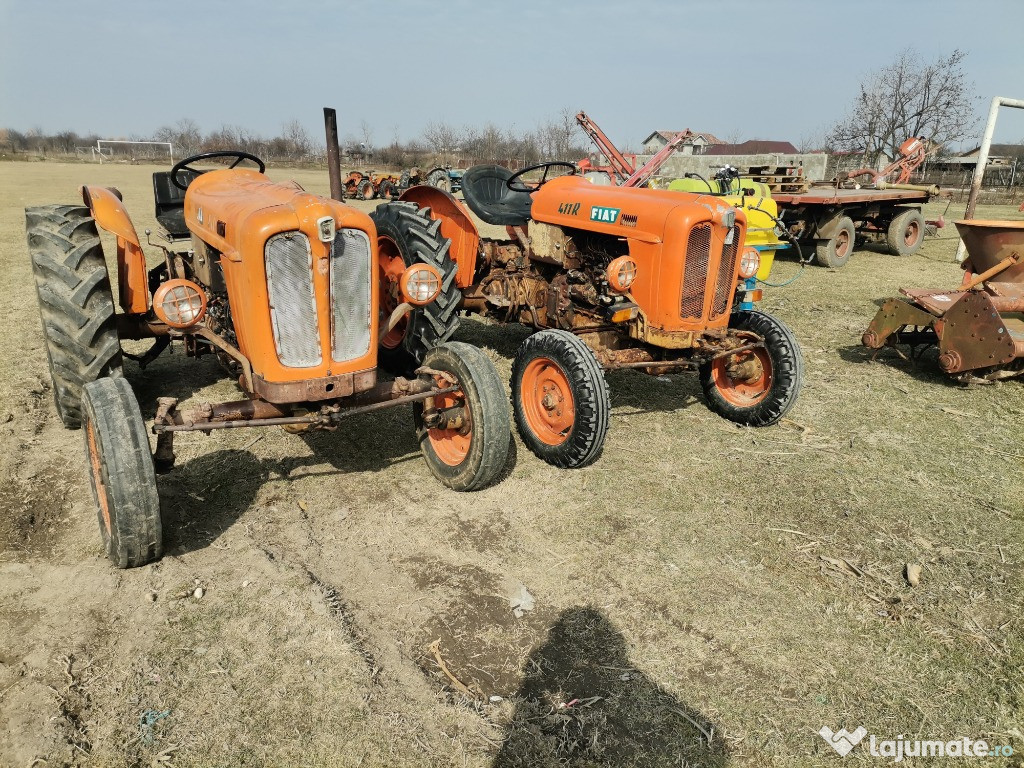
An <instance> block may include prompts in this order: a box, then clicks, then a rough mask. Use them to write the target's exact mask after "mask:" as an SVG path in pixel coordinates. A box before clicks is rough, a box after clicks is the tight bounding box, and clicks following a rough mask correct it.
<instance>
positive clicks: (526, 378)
mask: <svg viewBox="0 0 1024 768" xmlns="http://www.w3.org/2000/svg"><path fill="white" fill-rule="evenodd" d="M511 384H512V407H513V410H514V412H515V416H516V428H517V429H518V430H519V435H520V436H521V437H522V438H523V442H524V443H526V447H527V448H529V449H530V450H531V451H532V452H533V453H534V454H535V455H536V456H537V457H538V458H540V459H543V460H544V461H546V462H547V463H548V464H553V465H554V466H556V467H563V468H576V467H585V466H586V465H588V464H592V463H593V462H595V461H597V459H598V457H600V455H601V451H602V449H603V448H604V440H605V436H606V435H607V434H608V422H609V418H610V415H611V398H610V396H609V393H608V383H607V382H606V381H605V378H604V372H603V371H602V370H601V365H600V363H598V362H597V358H596V357H595V356H594V353H593V352H592V351H591V350H590V347H588V346H587V345H586V344H585V343H584V342H583V341H582V340H581V339H580V338H579V337H578V336H574V335H573V334H571V333H569V332H568V331H563V330H558V329H553V328H552V329H547V330H544V331H540V332H538V333H535V334H533V335H532V336H530V337H529V338H528V339H526V341H524V342H523V344H522V346H520V347H519V351H518V352H516V356H515V360H513V362H512V382H511Z"/></svg>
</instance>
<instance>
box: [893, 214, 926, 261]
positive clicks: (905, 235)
mask: <svg viewBox="0 0 1024 768" xmlns="http://www.w3.org/2000/svg"><path fill="white" fill-rule="evenodd" d="M923 242H924V216H923V215H922V214H921V211H919V210H918V209H917V208H908V209H907V210H905V211H903V212H902V213H901V214H899V215H898V216H896V217H895V218H894V219H893V220H892V221H891V222H889V228H888V230H886V233H885V243H886V245H888V246H889V253H891V254H892V255H894V256H911V255H913V254H915V253H917V252H918V250H920V248H921V244H922V243H923Z"/></svg>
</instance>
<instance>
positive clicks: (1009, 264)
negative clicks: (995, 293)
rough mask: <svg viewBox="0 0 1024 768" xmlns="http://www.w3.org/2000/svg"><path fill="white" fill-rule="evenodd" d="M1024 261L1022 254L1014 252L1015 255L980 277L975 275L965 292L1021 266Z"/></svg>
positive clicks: (1012, 254)
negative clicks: (1015, 266)
mask: <svg viewBox="0 0 1024 768" xmlns="http://www.w3.org/2000/svg"><path fill="white" fill-rule="evenodd" d="M1022 261H1024V257H1022V256H1021V254H1020V253H1018V252H1017V251H1014V252H1013V253H1011V254H1010V255H1009V256H1007V257H1006V258H1005V259H1003V260H1002V261H1000V262H999V263H998V264H996V265H995V266H993V267H991V268H989V269H986V270H985V271H984V272H982V273H981V274H979V275H975V276H974V277H972V278H971V279H970V280H969V281H968V282H967V283H966V284H965V285H964V286H963V290H965V291H970V290H972V289H973V288H977V287H978V286H979V285H981V284H982V283H984V282H986V281H987V280H990V279H991V278H993V277H995V276H996V275H998V274H999V273H1000V272H1002V271H1004V270H1006V269H1008V268H1009V267H1012V266H1014V265H1015V264H1020V263H1021V262H1022Z"/></svg>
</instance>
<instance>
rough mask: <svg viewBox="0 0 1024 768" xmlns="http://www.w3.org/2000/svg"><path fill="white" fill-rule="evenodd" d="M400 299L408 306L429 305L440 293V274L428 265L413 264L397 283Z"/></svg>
mask: <svg viewBox="0 0 1024 768" xmlns="http://www.w3.org/2000/svg"><path fill="white" fill-rule="evenodd" d="M399 285H400V286H401V287H402V298H403V299H405V300H406V301H407V302H409V303H410V304H416V305H417V306H422V305H423V304H429V303H430V302H432V301H433V300H434V299H436V298H437V294H439V293H440V292H441V273H440V272H438V271H437V268H436V267H433V266H431V265H430V264H413V265H412V266H411V267H409V268H408V269H406V270H405V272H403V273H402V279H401V280H400V281H399Z"/></svg>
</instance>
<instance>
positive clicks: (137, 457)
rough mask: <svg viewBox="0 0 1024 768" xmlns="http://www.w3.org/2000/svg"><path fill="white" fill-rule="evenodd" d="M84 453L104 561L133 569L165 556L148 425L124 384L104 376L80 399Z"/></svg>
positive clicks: (130, 391) (91, 385)
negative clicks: (101, 540) (147, 431)
mask: <svg viewBox="0 0 1024 768" xmlns="http://www.w3.org/2000/svg"><path fill="white" fill-rule="evenodd" d="M82 412H83V417H84V418H83V421H84V424H83V426H84V427H85V455H86V459H87V460H88V462H89V479H90V480H91V482H92V492H93V499H94V500H95V502H96V508H97V513H98V516H99V523H100V535H101V536H102V537H103V546H104V548H105V549H106V552H107V557H109V558H110V561H111V562H112V563H113V564H114V565H116V566H117V567H118V568H135V567H136V566H140V565H145V564H146V563H149V562H152V561H153V560H158V559H160V556H161V554H163V528H162V523H161V519H160V497H159V495H158V494H157V490H156V475H155V473H154V470H153V456H152V454H151V453H150V448H149V437H148V436H147V434H146V424H145V422H144V421H143V420H142V412H141V411H140V410H139V403H138V401H137V400H136V399H135V394H134V393H133V392H132V388H131V386H130V385H129V384H128V380H127V379H124V378H117V379H113V378H104V379H99V380H97V381H94V382H91V383H90V384H86V386H85V389H84V391H83V395H82Z"/></svg>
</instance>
